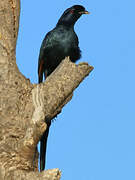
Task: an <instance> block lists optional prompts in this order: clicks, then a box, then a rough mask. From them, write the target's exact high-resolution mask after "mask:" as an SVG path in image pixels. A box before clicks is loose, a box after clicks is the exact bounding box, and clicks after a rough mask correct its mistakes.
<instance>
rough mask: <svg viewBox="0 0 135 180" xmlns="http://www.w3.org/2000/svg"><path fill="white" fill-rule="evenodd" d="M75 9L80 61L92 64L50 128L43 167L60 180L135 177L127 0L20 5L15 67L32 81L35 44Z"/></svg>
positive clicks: (133, 15) (134, 40)
mask: <svg viewBox="0 0 135 180" xmlns="http://www.w3.org/2000/svg"><path fill="white" fill-rule="evenodd" d="M75 4H81V5H83V6H84V7H85V8H86V9H87V10H88V11H90V12H91V14H90V15H83V16H82V17H81V18H80V19H79V20H78V22H77V23H76V25H75V31H76V33H77V35H78V37H79V46H80V49H81V50H82V58H81V59H80V60H79V62H83V61H85V62H88V63H89V64H90V65H92V66H94V70H93V71H92V73H91V74H90V75H89V76H88V77H87V78H86V79H85V80H84V81H83V82H82V83H81V84H80V86H79V87H78V88H77V89H76V90H75V92H74V97H73V99H72V100H71V101H70V102H69V103H68V104H67V105H66V106H65V107H64V108H63V111H62V113H61V114H60V115H59V116H58V117H57V119H56V121H54V122H53V123H52V125H51V129H50V134H49V139H48V148H47V162H46V168H47V169H50V168H60V170H62V178H61V180H114V179H115V180H127V179H130V180H135V143H134V141H135V70H134V69H135V8H134V7H135V1H134V0H109V1H108V0H102V1H101V0H83V1H81V0H70V1H67V0H55V1H52V0H50V1H44V0H40V1H33V0H29V1H28V0H23V1H21V16H20V29H19V36H18V42H17V50H16V57H17V64H18V67H19V70H20V71H21V72H22V73H23V74H24V75H25V76H26V78H29V79H30V81H31V82H32V83H37V77H38V76H37V65H38V55H39V49H40V45H41V43H42V40H43V38H44V36H45V34H46V33H47V32H48V31H50V30H51V29H53V28H54V27H55V25H56V23H57V21H58V19H59V17H60V16H61V14H62V13H63V11H64V10H65V9H66V8H68V7H70V6H72V5H75Z"/></svg>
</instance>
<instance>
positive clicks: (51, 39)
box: [38, 29, 58, 83]
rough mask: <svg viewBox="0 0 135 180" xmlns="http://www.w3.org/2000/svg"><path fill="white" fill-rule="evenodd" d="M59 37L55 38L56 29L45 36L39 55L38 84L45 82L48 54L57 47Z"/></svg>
mask: <svg viewBox="0 0 135 180" xmlns="http://www.w3.org/2000/svg"><path fill="white" fill-rule="evenodd" d="M56 39H58V37H57V36H55V29H54V30H52V31H50V32H48V33H47V35H46V36H45V38H44V40H43V42H42V45H41V48H40V53H39V59H38V82H39V83H41V82H42V81H43V73H44V72H46V66H45V64H46V58H47V54H48V52H51V50H52V49H53V48H54V47H55V46H56V44H57V40H56ZM45 76H46V75H45Z"/></svg>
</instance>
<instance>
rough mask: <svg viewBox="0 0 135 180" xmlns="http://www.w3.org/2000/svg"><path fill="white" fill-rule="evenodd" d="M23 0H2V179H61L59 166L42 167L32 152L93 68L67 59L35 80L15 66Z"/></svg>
mask: <svg viewBox="0 0 135 180" xmlns="http://www.w3.org/2000/svg"><path fill="white" fill-rule="evenodd" d="M19 16H20V1H19V0H1V1H0V179H1V180H2V179H3V180H6V179H7V180H10V179H17V180H19V179H20V180H22V179H25V180H27V179H33V180H34V179H46V180H52V179H53V180H59V179H60V176H61V172H60V170H59V169H52V170H46V171H43V172H41V173H39V172H38V153H36V161H35V164H34V167H33V157H34V153H35V149H36V146H37V143H38V141H39V140H40V137H41V136H42V134H43V132H44V131H45V130H46V123H45V121H46V120H51V119H53V118H54V117H55V116H56V115H57V114H58V113H60V112H61V110H62V108H63V106H64V105H65V104H67V103H68V102H69V101H70V100H71V98H72V94H73V91H74V90H75V89H76V88H77V87H78V85H79V84H80V83H81V81H82V80H83V79H84V78H85V77H86V76H88V75H89V73H90V72H91V71H92V70H93V67H92V66H89V65H88V64H87V63H80V64H79V65H76V64H74V63H72V62H71V61H70V60H69V57H67V58H65V60H63V61H62V63H61V64H60V65H59V66H58V67H57V69H56V70H55V71H54V72H53V73H52V74H51V75H50V76H49V77H48V78H47V79H46V81H45V82H43V83H42V84H31V83H30V81H29V80H28V79H26V78H25V77H24V76H23V75H22V74H21V73H20V72H19V70H18V67H17V65H16V56H15V53H16V40H17V35H18V28H19Z"/></svg>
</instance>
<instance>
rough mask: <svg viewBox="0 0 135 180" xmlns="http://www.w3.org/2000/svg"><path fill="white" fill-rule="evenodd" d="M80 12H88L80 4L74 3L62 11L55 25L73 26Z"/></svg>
mask: <svg viewBox="0 0 135 180" xmlns="http://www.w3.org/2000/svg"><path fill="white" fill-rule="evenodd" d="M82 14H89V12H88V11H86V10H85V8H84V7H83V6H81V5H74V6H72V7H70V8H68V9H66V10H65V11H64V13H63V14H62V16H61V17H60V19H59V21H58V23H57V25H66V26H74V24H75V22H76V21H77V20H78V19H79V18H80V17H81V15H82Z"/></svg>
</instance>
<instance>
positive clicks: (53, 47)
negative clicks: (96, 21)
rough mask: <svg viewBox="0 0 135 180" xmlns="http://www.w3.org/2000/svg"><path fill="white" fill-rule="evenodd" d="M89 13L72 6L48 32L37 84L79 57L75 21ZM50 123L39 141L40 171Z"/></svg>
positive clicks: (82, 8) (80, 6)
mask: <svg viewBox="0 0 135 180" xmlns="http://www.w3.org/2000/svg"><path fill="white" fill-rule="evenodd" d="M83 14H89V12H88V11H87V10H86V9H85V7H83V6H82V5H74V6H72V7H70V8H68V9H66V10H65V11H64V13H63V14H62V16H61V17H60V19H59V20H58V22H57V24H56V26H55V28H54V29H52V30H51V31H49V32H48V33H47V34H46V36H45V38H44V39H43V41H42V44H41V48H40V53H39V58H38V83H42V82H43V77H44V79H46V78H47V77H48V76H49V75H50V74H51V73H52V72H53V71H54V70H55V69H56V68H57V66H58V65H59V64H60V63H61V61H62V60H63V59H64V58H65V57H67V56H69V57H70V60H71V62H73V63H75V62H76V61H77V60H79V59H80V57H81V50H80V48H79V40H78V36H77V34H76V33H75V31H74V25H75V23H76V22H77V20H78V19H79V18H80V17H81V16H82V15H83ZM50 125H51V121H48V122H47V129H46V131H45V132H44V134H43V135H42V137H41V139H40V171H43V170H44V169H45V158H46V148H47V138H48V134H49V128H50Z"/></svg>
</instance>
